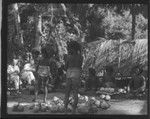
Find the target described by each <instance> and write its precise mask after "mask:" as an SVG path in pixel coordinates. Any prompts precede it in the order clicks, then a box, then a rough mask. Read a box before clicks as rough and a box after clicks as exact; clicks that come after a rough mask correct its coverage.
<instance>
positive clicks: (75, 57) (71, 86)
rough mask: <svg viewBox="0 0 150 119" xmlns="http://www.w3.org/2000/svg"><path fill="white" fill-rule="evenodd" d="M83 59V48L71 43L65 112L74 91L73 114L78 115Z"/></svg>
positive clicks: (67, 63)
mask: <svg viewBox="0 0 150 119" xmlns="http://www.w3.org/2000/svg"><path fill="white" fill-rule="evenodd" d="M82 63H83V57H82V55H81V46H80V45H79V44H78V43H77V42H75V41H71V42H70V43H69V44H68V56H67V57H66V69H67V74H66V78H67V79H66V91H65V102H64V103H65V111H67V106H68V103H69V96H70V92H71V90H72V92H73V98H74V104H73V113H76V108H77V104H78V89H79V87H80V83H81V79H80V76H81V70H82Z"/></svg>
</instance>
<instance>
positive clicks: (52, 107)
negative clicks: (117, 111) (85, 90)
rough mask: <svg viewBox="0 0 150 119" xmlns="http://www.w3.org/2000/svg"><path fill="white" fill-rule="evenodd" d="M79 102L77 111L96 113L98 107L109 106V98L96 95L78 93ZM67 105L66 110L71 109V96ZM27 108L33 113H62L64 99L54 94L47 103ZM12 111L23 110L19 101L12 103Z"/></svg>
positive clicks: (106, 107) (38, 103) (37, 103)
mask: <svg viewBox="0 0 150 119" xmlns="http://www.w3.org/2000/svg"><path fill="white" fill-rule="evenodd" d="M78 97H79V102H78V105H77V110H78V113H97V111H98V110H99V109H104V110H106V109H108V108H109V107H110V104H109V100H110V98H109V100H108V99H102V98H99V99H96V97H88V96H81V95H78ZM69 99H70V101H69V105H68V112H71V110H72V104H73V98H72V97H70V98H69ZM29 110H31V111H32V112H34V113H39V112H47V111H49V112H50V113H64V111H65V110H64V101H63V100H62V99H61V98H58V97H56V96H54V97H53V99H51V100H50V101H48V102H47V103H40V102H36V103H34V104H33V105H31V106H30V107H29ZM13 111H17V112H23V111H24V106H23V105H22V104H21V103H19V104H17V105H14V107H13Z"/></svg>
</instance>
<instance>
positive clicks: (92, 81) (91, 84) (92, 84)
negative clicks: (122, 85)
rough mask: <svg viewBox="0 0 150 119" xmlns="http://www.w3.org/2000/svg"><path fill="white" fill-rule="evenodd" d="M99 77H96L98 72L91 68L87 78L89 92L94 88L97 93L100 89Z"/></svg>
mask: <svg viewBox="0 0 150 119" xmlns="http://www.w3.org/2000/svg"><path fill="white" fill-rule="evenodd" d="M98 84H99V83H98V77H97V76H96V71H95V69H94V68H89V76H88V78H87V81H86V89H85V91H87V90H91V89H93V88H94V90H95V91H97V88H98Z"/></svg>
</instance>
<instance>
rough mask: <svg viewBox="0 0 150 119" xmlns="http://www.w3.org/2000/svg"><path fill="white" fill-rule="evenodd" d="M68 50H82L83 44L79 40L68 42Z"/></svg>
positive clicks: (72, 52) (70, 51)
mask: <svg viewBox="0 0 150 119" xmlns="http://www.w3.org/2000/svg"><path fill="white" fill-rule="evenodd" d="M67 50H68V53H69V54H74V53H77V52H78V51H79V52H81V45H80V44H79V43H78V42H77V41H70V42H67Z"/></svg>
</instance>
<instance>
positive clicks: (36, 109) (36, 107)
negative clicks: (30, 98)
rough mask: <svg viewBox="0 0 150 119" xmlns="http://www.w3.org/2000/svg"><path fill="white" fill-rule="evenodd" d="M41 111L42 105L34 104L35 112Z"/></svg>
mask: <svg viewBox="0 0 150 119" xmlns="http://www.w3.org/2000/svg"><path fill="white" fill-rule="evenodd" d="M39 111H40V106H37V105H36V106H34V108H33V112H34V113H38V112H39Z"/></svg>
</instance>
